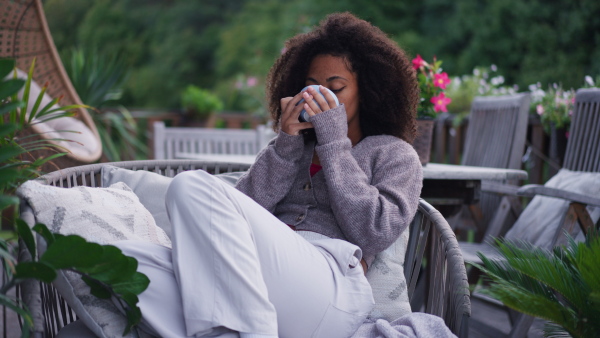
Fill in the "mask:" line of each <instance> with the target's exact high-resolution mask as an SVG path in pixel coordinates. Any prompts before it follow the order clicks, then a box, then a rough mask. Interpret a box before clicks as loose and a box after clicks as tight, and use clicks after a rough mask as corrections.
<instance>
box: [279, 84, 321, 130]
mask: <svg viewBox="0 0 600 338" xmlns="http://www.w3.org/2000/svg"><path fill="white" fill-rule="evenodd" d="M303 94H304V93H302V92H301V93H298V94H296V96H294V97H284V98H282V99H281V100H280V102H281V130H282V131H283V132H285V133H286V134H289V135H298V134H299V133H300V130H303V129H309V128H312V127H313V125H312V123H310V122H300V121H299V120H298V117H299V116H300V112H301V111H302V109H303V107H302V105H301V104H298V102H300V100H301V99H302V98H303V97H302V95H303ZM305 100H306V99H305Z"/></svg>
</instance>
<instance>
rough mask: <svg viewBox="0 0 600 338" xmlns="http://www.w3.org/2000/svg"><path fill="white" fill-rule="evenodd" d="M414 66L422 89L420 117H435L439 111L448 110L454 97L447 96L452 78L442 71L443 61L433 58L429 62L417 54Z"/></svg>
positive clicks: (418, 110)
mask: <svg viewBox="0 0 600 338" xmlns="http://www.w3.org/2000/svg"><path fill="white" fill-rule="evenodd" d="M412 63H413V68H414V69H415V70H416V71H418V73H417V80H418V81H419V88H420V90H421V102H420V103H419V107H418V108H417V117H418V118H435V117H436V116H437V113H439V112H448V108H447V107H446V106H447V105H448V104H449V103H450V102H452V99H450V98H449V97H446V93H445V89H446V86H448V84H450V82H451V80H450V79H449V78H448V73H446V72H442V68H441V65H442V61H441V60H436V59H435V57H434V58H433V63H428V62H426V61H425V60H423V59H422V58H421V55H418V54H417V57H416V58H415V59H413V60H412Z"/></svg>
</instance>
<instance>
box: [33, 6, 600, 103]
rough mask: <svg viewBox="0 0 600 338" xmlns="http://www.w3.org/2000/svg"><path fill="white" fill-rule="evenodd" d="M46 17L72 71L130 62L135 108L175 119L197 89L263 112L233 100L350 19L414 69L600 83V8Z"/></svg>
mask: <svg viewBox="0 0 600 338" xmlns="http://www.w3.org/2000/svg"><path fill="white" fill-rule="evenodd" d="M44 8H45V11H46V16H47V18H48V22H49V25H50V30H51V32H52V34H53V37H54V41H55V43H56V46H57V48H58V50H59V51H60V52H61V53H62V54H63V60H65V57H66V56H67V55H66V53H68V51H69V50H71V49H72V48H73V47H75V46H79V47H81V48H84V49H90V50H99V51H102V52H105V53H106V54H108V55H119V57H120V58H121V59H122V60H123V62H124V63H125V65H126V66H127V68H128V69H129V70H131V73H130V76H129V77H128V79H127V81H126V83H125V87H124V93H123V98H122V100H121V103H122V104H124V105H125V106H127V107H153V108H166V109H171V108H176V107H178V104H179V102H178V99H179V97H180V94H181V92H182V91H183V90H184V89H185V88H186V87H187V86H188V85H190V84H192V85H195V86H197V87H200V88H206V89H209V90H213V91H215V92H216V93H217V94H218V95H219V96H220V98H221V100H223V101H224V103H225V107H224V109H225V110H244V111H255V110H256V108H255V107H246V106H245V103H242V104H240V102H242V101H246V102H248V104H249V105H252V104H255V102H256V101H255V100H254V101H253V100H242V101H240V100H238V101H236V100H232V99H230V96H231V95H232V93H234V92H236V91H239V89H237V88H236V87H235V85H236V83H237V81H238V79H239V78H240V77H243V78H250V77H255V78H257V79H258V81H257V82H258V83H259V84H263V83H264V78H265V76H266V73H267V71H268V69H269V67H270V66H271V65H272V63H273V61H274V60H275V58H277V57H278V55H279V54H280V53H281V50H282V49H283V47H284V41H285V40H286V39H288V38H289V37H291V36H293V35H294V34H296V33H299V32H304V31H307V30H309V29H310V28H311V27H312V26H314V25H315V24H317V23H318V22H319V21H320V20H321V19H322V18H323V17H324V16H325V15H326V14H328V13H331V12H334V11H346V10H347V11H351V12H353V13H355V14H356V15H358V16H359V17H361V18H364V19H366V20H369V21H370V22H372V23H373V24H375V25H377V26H378V27H380V28H381V29H382V30H383V31H385V32H386V33H388V34H389V35H390V36H391V38H392V39H394V40H395V41H397V42H398V43H399V45H400V46H402V47H403V48H405V49H406V50H407V51H408V53H409V55H410V56H411V58H412V57H415V56H416V55H417V54H420V55H421V56H422V57H423V59H425V60H433V58H434V56H436V57H437V59H438V60H444V71H445V72H447V73H448V74H449V75H450V76H461V75H463V74H470V73H471V71H472V70H473V69H474V68H476V67H479V66H481V65H491V64H495V65H496V66H497V68H498V69H500V70H501V71H502V74H503V76H504V79H505V82H506V83H511V84H516V85H518V87H519V88H521V89H522V90H523V89H526V88H527V87H528V86H529V85H530V84H533V83H538V82H539V83H541V86H542V88H547V86H548V85H550V84H552V83H562V85H563V87H564V88H577V87H578V86H580V85H581V79H583V78H584V76H585V75H592V76H596V75H598V74H599V73H600V19H599V18H598V16H597V15H595V13H598V12H599V11H600V2H598V1H596V0H578V1H571V0H557V1H552V2H547V1H542V0H530V1H519V0H485V1H480V0H457V1H440V0H426V1H394V0H382V1H367V0H340V1H335V2H333V1H330V2H327V1H317V0H286V1H284V0H262V1H255V0H206V1H141V0H98V1H93V0H47V1H45V2H44ZM259 94H260V93H259ZM448 96H450V95H448ZM259 100H260V98H259ZM453 100H454V98H453ZM230 102H231V103H234V102H237V106H236V105H233V104H230ZM448 110H449V111H450V112H451V113H452V112H453V111H452V106H451V105H450V106H448ZM263 113H264V112H263Z"/></svg>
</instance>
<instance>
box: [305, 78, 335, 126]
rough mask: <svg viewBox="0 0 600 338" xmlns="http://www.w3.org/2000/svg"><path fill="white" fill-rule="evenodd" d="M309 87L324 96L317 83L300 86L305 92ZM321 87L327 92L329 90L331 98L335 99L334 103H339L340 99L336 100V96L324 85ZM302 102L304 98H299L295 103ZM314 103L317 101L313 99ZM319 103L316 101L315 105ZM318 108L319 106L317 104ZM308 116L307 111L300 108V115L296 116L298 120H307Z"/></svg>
mask: <svg viewBox="0 0 600 338" xmlns="http://www.w3.org/2000/svg"><path fill="white" fill-rule="evenodd" d="M309 87H313V88H314V89H315V90H316V91H317V93H319V94H321V96H323V98H325V95H323V93H321V91H320V90H319V86H318V85H310V86H306V87H304V88H302V90H301V92H305V91H306V90H307V89H308V88H309ZM323 89H324V90H325V91H327V92H329V94H330V95H331V96H332V97H333V99H334V100H335V104H337V105H339V104H340V101H339V100H338V98H337V96H335V94H334V93H333V92H332V91H331V90H329V89H328V88H326V87H323ZM303 102H304V99H302V100H300V101H299V102H298V103H297V104H302V103H303ZM315 103H317V101H315ZM318 105H319V104H318V103H317V106H318ZM319 108H320V106H319ZM309 118H310V115H308V112H306V110H305V109H302V112H300V117H298V120H300V122H308V121H309Z"/></svg>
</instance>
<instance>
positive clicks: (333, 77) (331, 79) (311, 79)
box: [306, 75, 348, 83]
mask: <svg viewBox="0 0 600 338" xmlns="http://www.w3.org/2000/svg"><path fill="white" fill-rule="evenodd" d="M306 80H308V81H312V82H315V83H316V82H317V80H315V79H313V78H312V77H308V78H307V79H306ZM333 80H346V81H348V79H346V78H344V77H341V76H339V75H334V76H332V77H329V78H327V79H326V80H325V82H331V81H333Z"/></svg>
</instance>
